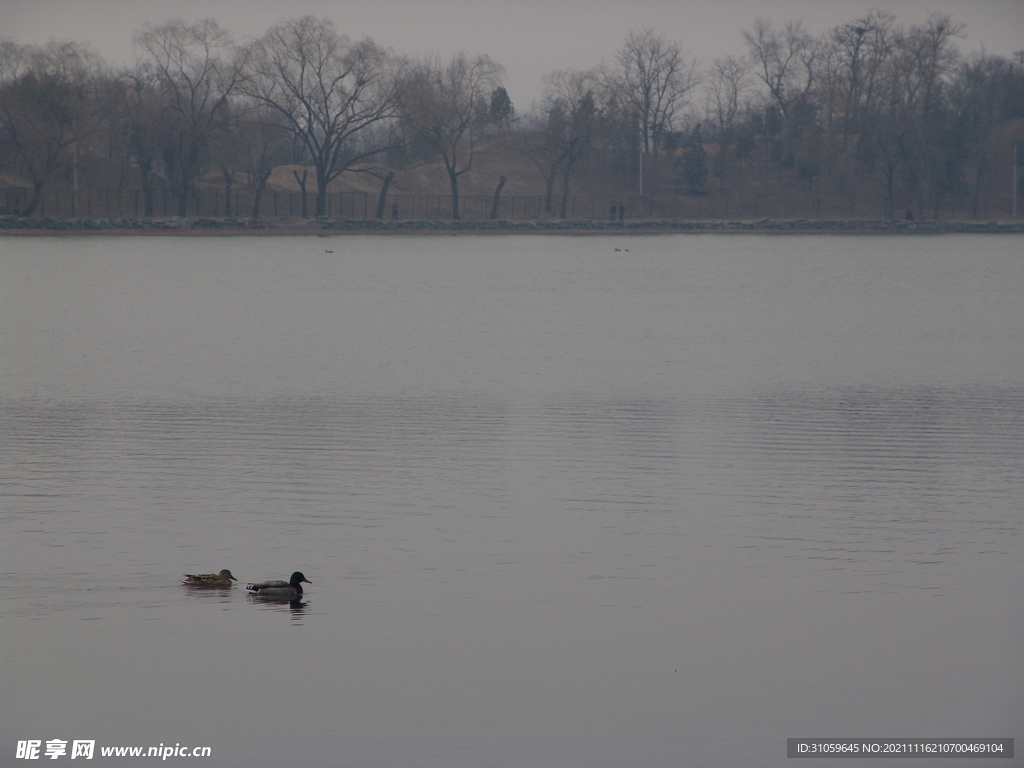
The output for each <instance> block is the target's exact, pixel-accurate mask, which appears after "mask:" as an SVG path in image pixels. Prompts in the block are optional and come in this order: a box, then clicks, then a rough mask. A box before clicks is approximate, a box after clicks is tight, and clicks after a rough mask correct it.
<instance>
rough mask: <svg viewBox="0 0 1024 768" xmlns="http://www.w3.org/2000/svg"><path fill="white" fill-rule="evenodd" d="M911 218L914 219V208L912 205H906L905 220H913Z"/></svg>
mask: <svg viewBox="0 0 1024 768" xmlns="http://www.w3.org/2000/svg"><path fill="white" fill-rule="evenodd" d="M913 220H914V208H913V206H910V205H908V206H907V221H913Z"/></svg>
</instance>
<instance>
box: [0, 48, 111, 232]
mask: <svg viewBox="0 0 1024 768" xmlns="http://www.w3.org/2000/svg"><path fill="white" fill-rule="evenodd" d="M98 61H99V60H98V58H97V57H95V56H94V55H93V54H91V53H89V52H88V51H86V50H85V49H83V48H82V47H80V46H78V45H77V44H75V43H71V42H51V43H49V44H47V45H46V46H44V47H41V48H40V47H36V46H20V45H17V44H16V43H13V42H11V41H7V40H4V41H0V149H2V150H3V154H4V155H6V156H7V159H8V162H9V163H11V164H12V165H13V166H14V168H15V169H16V170H17V171H18V172H20V173H22V174H24V176H25V177H26V178H27V179H28V180H29V182H30V183H31V184H32V194H31V197H30V198H29V200H28V201H27V204H26V206H25V210H24V211H23V213H24V215H26V216H27V215H29V214H31V213H32V212H34V211H35V209H36V207H37V206H38V205H39V202H40V200H41V199H42V194H43V188H44V187H45V186H46V184H47V183H48V182H49V181H50V179H51V178H52V177H53V176H54V174H55V173H56V172H57V171H58V170H60V169H61V168H64V167H66V166H67V165H69V164H71V163H72V162H74V155H76V154H77V153H78V152H79V151H81V150H82V149H84V148H83V147H82V144H83V142H85V141H86V140H87V139H88V138H89V137H90V136H91V135H92V134H93V133H94V130H95V128H96V122H97V121H96V120H95V119H94V118H95V117H96V116H95V114H94V110H93V106H94V104H95V99H94V98H93V94H91V89H92V87H93V85H94V77H93V76H94V73H95V72H96V70H97V68H98V66H99V63H98Z"/></svg>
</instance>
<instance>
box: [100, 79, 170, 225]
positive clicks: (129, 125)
mask: <svg viewBox="0 0 1024 768" xmlns="http://www.w3.org/2000/svg"><path fill="white" fill-rule="evenodd" d="M113 89H115V90H116V95H113V96H112V97H111V99H110V102H109V105H108V106H109V110H108V116H107V117H108V121H109V122H110V128H111V131H112V133H113V134H114V135H115V136H116V141H117V143H118V145H119V147H120V155H121V157H122V158H123V162H124V163H125V165H127V166H128V167H131V166H134V167H135V168H136V169H138V171H139V180H140V183H141V186H142V199H143V211H144V214H145V215H146V216H152V215H153V211H154V187H155V184H156V178H157V171H158V170H159V166H160V156H161V146H162V145H163V144H165V143H166V139H165V126H164V120H163V109H164V100H163V97H162V95H161V93H160V90H159V88H158V87H157V83H156V76H155V74H154V72H153V69H152V66H151V65H149V64H148V63H141V64H139V65H137V66H136V67H134V68H132V69H127V70H123V71H122V72H120V73H119V74H118V75H117V77H116V80H115V81H114V84H113Z"/></svg>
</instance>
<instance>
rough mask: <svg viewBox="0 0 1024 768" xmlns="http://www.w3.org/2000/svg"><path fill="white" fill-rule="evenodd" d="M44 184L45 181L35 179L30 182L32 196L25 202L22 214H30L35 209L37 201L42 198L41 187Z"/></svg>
mask: <svg viewBox="0 0 1024 768" xmlns="http://www.w3.org/2000/svg"><path fill="white" fill-rule="evenodd" d="M45 185H46V182H45V181H36V182H34V183H33V184H32V198H31V199H30V200H29V201H28V202H27V203H26V204H25V210H24V211H22V212H21V215H22V216H31V215H32V213H33V212H34V211H35V209H36V206H38V205H39V201H40V200H42V199H43V187H44V186H45Z"/></svg>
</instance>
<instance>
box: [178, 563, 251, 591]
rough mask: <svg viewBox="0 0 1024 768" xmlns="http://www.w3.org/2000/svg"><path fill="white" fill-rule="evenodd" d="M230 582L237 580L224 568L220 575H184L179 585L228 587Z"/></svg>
mask: <svg viewBox="0 0 1024 768" xmlns="http://www.w3.org/2000/svg"><path fill="white" fill-rule="evenodd" d="M232 581H238V579H236V578H235V577H234V576H232V575H231V571H229V570H228V569H227V568H225V569H224V570H223V571H221V572H220V573H200V574H192V573H186V574H185V578H183V579H182V580H181V583H182V584H188V585H189V586H190V587H230V586H231V582H232Z"/></svg>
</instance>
